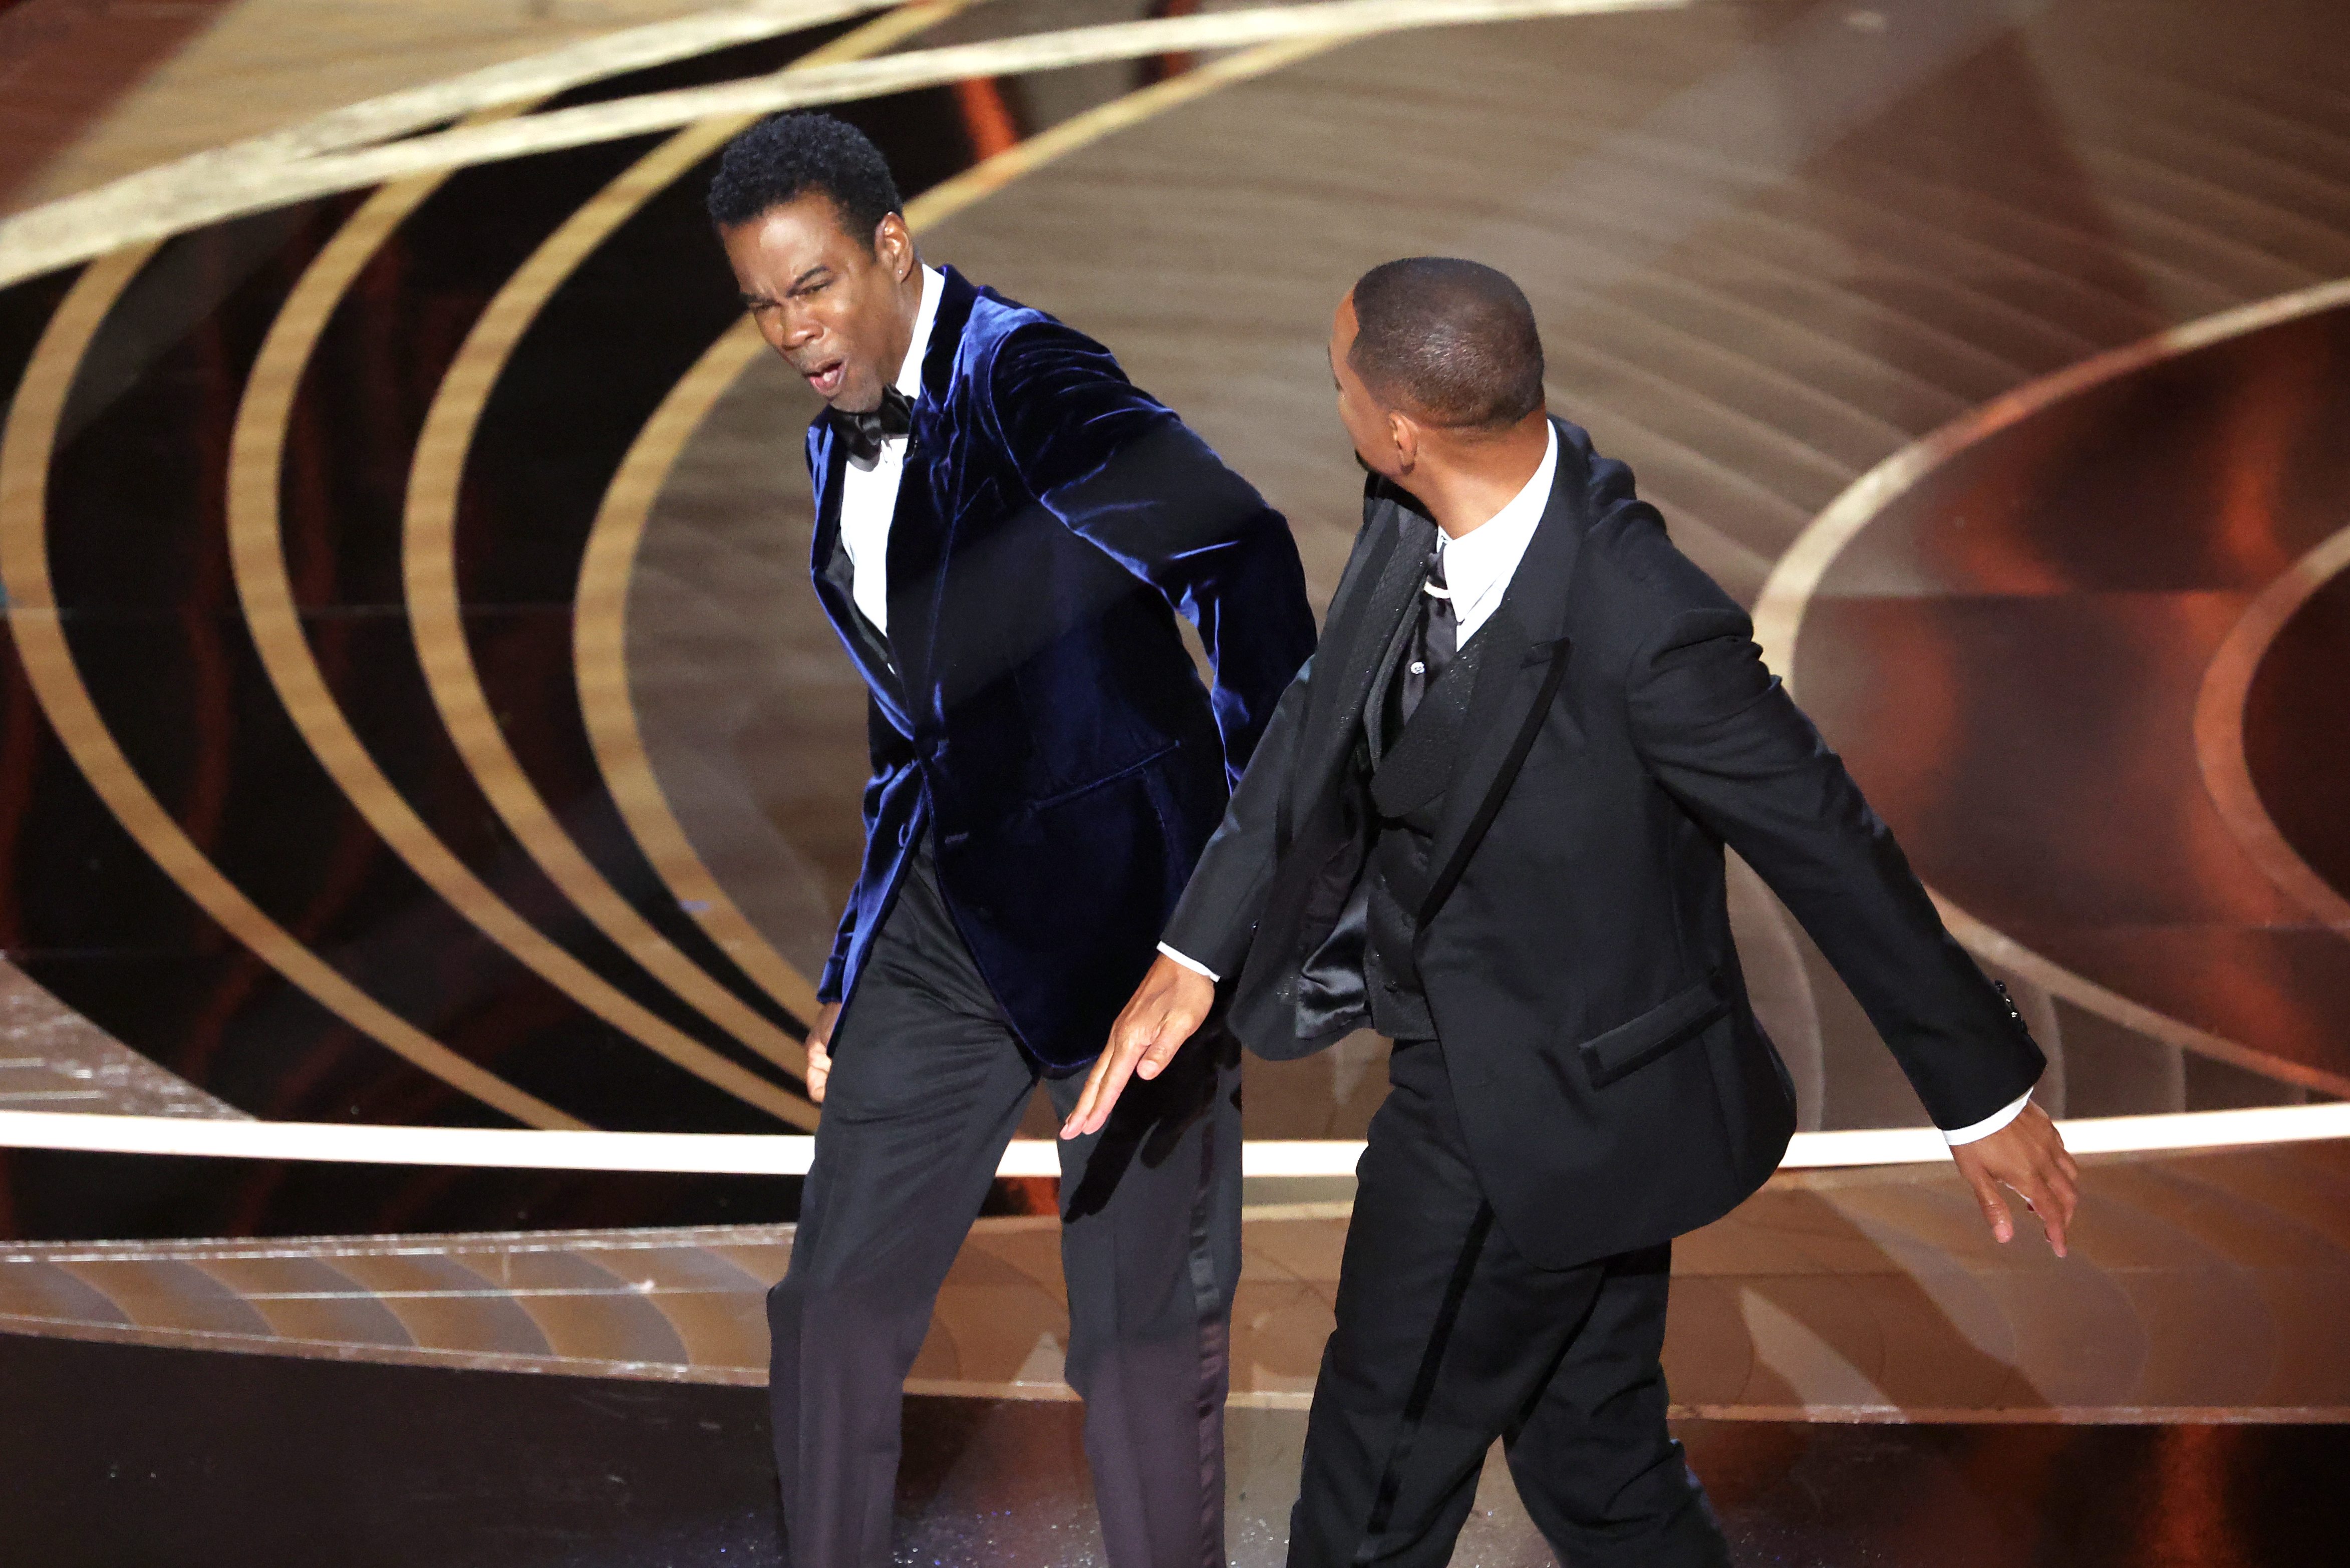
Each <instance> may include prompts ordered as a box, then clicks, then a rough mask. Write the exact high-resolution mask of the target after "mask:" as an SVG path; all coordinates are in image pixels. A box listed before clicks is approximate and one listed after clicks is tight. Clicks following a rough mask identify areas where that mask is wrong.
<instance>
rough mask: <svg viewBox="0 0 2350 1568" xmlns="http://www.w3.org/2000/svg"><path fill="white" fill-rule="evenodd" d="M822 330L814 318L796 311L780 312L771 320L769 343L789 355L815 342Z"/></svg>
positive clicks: (768, 335)
mask: <svg viewBox="0 0 2350 1568" xmlns="http://www.w3.org/2000/svg"><path fill="white" fill-rule="evenodd" d="M822 330H823V329H822V328H821V327H818V326H817V325H816V320H815V318H814V317H809V316H806V315H803V314H801V313H800V312H798V311H796V310H779V311H777V312H775V315H774V316H773V317H771V318H770V319H769V325H768V328H767V341H768V342H770V343H772V344H774V345H775V347H776V348H778V349H780V350H782V351H783V352H785V353H786V354H788V353H790V352H791V351H792V350H793V349H795V348H806V346H807V345H808V344H810V343H813V342H815V341H816V337H817V335H818V334H819V333H820V332H821V331H822Z"/></svg>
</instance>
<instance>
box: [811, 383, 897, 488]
mask: <svg viewBox="0 0 2350 1568" xmlns="http://www.w3.org/2000/svg"><path fill="white" fill-rule="evenodd" d="M825 417H826V418H827V419H828V420H830V421H832V430H833V433H834V434H835V435H837V436H838V437H839V438H840V439H841V440H842V441H847V443H848V455H849V457H850V459H851V460H852V461H854V462H859V463H862V464H864V465H865V466H867V467H868V468H869V467H871V466H872V465H873V464H874V462H877V461H879V458H880V456H881V443H882V442H883V441H886V440H888V439H889V437H891V436H901V435H904V434H905V433H906V432H907V431H910V430H912V429H913V428H914V404H913V400H911V399H910V398H909V397H907V396H906V394H905V393H903V392H901V391H899V389H897V388H895V387H884V388H882V389H881V406H880V407H879V408H878V409H868V410H866V411H865V412H863V413H861V414H854V413H850V412H849V411H848V410H847V409H832V410H827V412H826V415H825Z"/></svg>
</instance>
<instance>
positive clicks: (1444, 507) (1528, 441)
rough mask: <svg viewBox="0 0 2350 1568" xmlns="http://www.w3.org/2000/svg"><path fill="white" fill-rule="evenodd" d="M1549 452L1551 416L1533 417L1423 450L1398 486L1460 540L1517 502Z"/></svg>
mask: <svg viewBox="0 0 2350 1568" xmlns="http://www.w3.org/2000/svg"><path fill="white" fill-rule="evenodd" d="M1549 451H1550V417H1549V415H1548V414H1546V413H1535V414H1531V415H1529V416H1527V417H1526V418H1525V419H1524V420H1523V421H1520V422H1519V423H1518V424H1516V425H1515V426H1513V427H1512V428H1511V429H1510V430H1509V431H1506V432H1504V433H1503V434H1502V435H1498V436H1492V437H1487V438H1485V439H1483V440H1480V441H1457V442H1455V441H1448V442H1446V443H1445V444H1444V445H1443V446H1442V447H1436V446H1433V445H1430V446H1424V447H1422V448H1421V449H1420V453H1421V455H1420V462H1419V464H1418V466H1416V467H1415V468H1414V469H1413V471H1412V472H1410V473H1409V474H1408V475H1406V476H1405V477H1404V479H1403V480H1402V481H1401V482H1400V483H1402V485H1403V487H1404V488H1405V489H1406V490H1409V491H1410V492H1411V493H1412V494H1414V495H1416V496H1418V497H1419V501H1420V504H1422V505H1424V506H1426V507H1427V508H1428V511H1429V514H1430V516H1432V517H1434V518H1435V519H1436V525H1437V526H1438V527H1440V528H1441V529H1443V530H1444V533H1445V536H1446V537H1448V538H1452V539H1458V538H1460V537H1461V535H1464V534H1469V533H1473V532H1475V531H1476V530H1477V529H1479V528H1482V527H1483V526H1484V525H1485V524H1487V523H1489V522H1491V521H1492V519H1493V517H1494V515H1495V514H1498V513H1499V512H1500V511H1501V510H1502V508H1503V507H1504V506H1507V505H1508V504H1510V503H1511V502H1513V501H1514V500H1516V499H1517V496H1518V492H1520V491H1522V490H1523V489H1524V488H1525V487H1526V485H1527V484H1528V483H1530V482H1531V481H1532V480H1533V479H1534V475H1535V473H1536V472H1539V471H1540V470H1541V468H1542V463H1543V457H1544V454H1545V453H1547V452H1549Z"/></svg>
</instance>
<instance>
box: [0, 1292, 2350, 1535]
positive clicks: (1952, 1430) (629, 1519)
mask: <svg viewBox="0 0 2350 1568" xmlns="http://www.w3.org/2000/svg"><path fill="white" fill-rule="evenodd" d="M0 1386H5V1387H6V1388H7V1390H8V1391H9V1401H10V1407H11V1408H10V1419H9V1420H8V1421H6V1422H5V1423H0V1475H5V1476H6V1478H7V1480H8V1488H9V1499H10V1501H9V1506H8V1508H7V1509H5V1511H0V1560H5V1561H6V1562H9V1563H40V1564H42V1565H43V1568H164V1565H165V1564H170V1565H172V1568H317V1564H319V1563H337V1564H338V1565H347V1568H687V1565H689V1564H691V1565H693V1568H712V1565H719V1564H727V1563H743V1564H746V1565H757V1568H773V1565H775V1564H778V1563H780V1562H781V1557H780V1553H779V1550H778V1544H777V1541H776V1534H775V1522H774V1484H775V1483H774V1474H773V1469H772V1465H771V1462H770V1460H769V1459H768V1458H767V1454H766V1443H767V1424H766V1413H765V1400H764V1394H763V1393H762V1392H761V1391H760V1390H757V1389H750V1388H723V1387H707V1386H691V1385H659V1384H644V1383H612V1382H605V1381H598V1380H589V1379H581V1378H568V1377H549V1378H536V1377H527V1376H515V1375H512V1374H500V1373H488V1372H453V1371H445V1370H438V1369H430V1370H428V1369H419V1368H412V1367H390V1366H343V1365H337V1364H334V1363H329V1362H315V1361H288V1360H280V1359H276V1358H272V1357H246V1356H231V1355H213V1354H208V1353H205V1352H200V1351H172V1350H158V1349H152V1348H148V1347H141V1346H124V1345H78V1344H71V1343H65V1342H57V1341H47V1340H28V1339H20V1338H16V1337H15V1336H10V1335H5V1334H0ZM1304 1422H1305V1418H1304V1417H1303V1416H1302V1415H1300V1414H1298V1413H1295V1412H1289V1411H1250V1410H1240V1411H1235V1412H1233V1413H1232V1430H1231V1433H1230V1437H1229V1440H1228V1444H1227V1454H1228V1462H1229V1464H1230V1481H1229V1487H1228V1493H1227V1510H1228V1532H1229V1540H1230V1546H1231V1553H1232V1563H1233V1564H1234V1568H1272V1565H1273V1564H1275V1563H1279V1562H1280V1560H1281V1543H1282V1542H1283V1541H1284V1539H1285V1536H1286V1530H1287V1512H1288V1508H1289V1504H1290V1501H1292V1499H1293V1498H1294V1497H1295V1488H1296V1474H1297V1457H1298V1449H1299V1445H1300V1442H1301V1440H1302V1438H1303V1435H1304ZM1678 1430H1679V1433H1680V1435H1681V1438H1682V1439H1683V1441H1684V1442H1686V1443H1687V1444H1688V1447H1689V1452H1690V1462H1691V1464H1692V1465H1693V1466H1694V1468H1695V1469H1697V1471H1698V1473H1699V1475H1700V1478H1701V1479H1703V1480H1705V1482H1706V1483H1707V1485H1708V1487H1709V1489H1710V1490H1711V1492H1712V1495H1713V1499H1714V1502H1715V1505H1716V1507H1717V1509H1718V1510H1719V1511H1720V1512H1721V1517H1722V1521H1723V1524H1724V1526H1725V1528H1726V1530H1727V1531H1728V1533H1729V1534H1730V1537H1731V1542H1732V1544H1733V1548H1734V1551H1735V1552H1736V1558H1737V1561H1738V1562H1739V1563H1743V1564H1755V1565H1760V1564H1764V1563H1770V1564H1783V1565H1788V1568H1860V1565H1862V1564H1876V1563H1887V1564H1899V1565H1901V1568H1981V1565H1983V1564H1989V1563H1997V1564H2000V1565H2002V1568H2010V1565H2022V1564H2030V1565H2033V1568H2043V1565H2044V1568H2125V1565H2126V1568H2270V1565H2275V1568H2285V1565H2288V1564H2291V1565H2294V1568H2299V1565H2303V1564H2314V1563H2324V1562H2329V1561H2334V1560H2338V1559H2339V1557H2340V1556H2341V1555H2342V1554H2343V1553H2344V1552H2345V1551H2350V1518H2345V1514H2344V1512H2343V1511H2342V1510H2341V1508H2340V1506H2339V1497H2338V1484H2339V1478H2340V1475H2341V1473H2342V1470H2343V1467H2344V1466H2345V1463H2346V1462H2350V1428H2344V1427H2338V1426H2321V1427H2308V1426H2290V1425H2256V1426H2245V1425H2234V1426H2210V1425H2197V1426H2177V1425H2170V1426H2165V1425H2136V1426H2124V1427H2110V1426H2106V1427H2100V1426H2078V1425H2075V1426H2028V1425H2026V1426H1955V1427H1954V1426H1832V1425H1814V1424H1783V1423H1770V1422H1708V1421H1693V1422H1685V1423H1682V1424H1680V1425H1679V1428H1678ZM898 1520H899V1522H898V1542H899V1543H898V1550H897V1552H896V1554H895V1555H896V1561H897V1562H898V1563H901V1564H906V1565H909V1568H913V1565H917V1564H919V1565H922V1568H932V1565H935V1568H1094V1565H1096V1564H1098V1563H1100V1560H1101V1559H1100V1551H1099V1543H1098V1540H1097V1532H1096V1529H1095V1526H1094V1524H1093V1521H1092V1511H1091V1508H1090V1495H1089V1489H1088V1486H1087V1480H1086V1478H1085V1470H1084V1464H1083V1455H1082V1451H1081V1449H1080V1446H1079V1440H1078V1428H1077V1412H1076V1408H1075V1407H1072V1406H1066V1405H1039V1404H1033V1403H1024V1402H1016V1401H1015V1402H1008V1403H1007V1402H993V1401H987V1400H972V1399H941V1398H920V1397H918V1398H914V1399H910V1400H909V1401H908V1407H907V1449H906V1464H905V1468H904V1470H903V1472H902V1474H901V1477H900V1481H899V1497H898ZM1553 1561H1554V1560H1553V1558H1552V1557H1551V1555H1550V1553H1549V1552H1548V1550H1547V1549H1546V1548H1545V1547H1544V1545H1543V1543H1542V1542H1541V1540H1540V1538H1539V1537H1538V1536H1537V1535H1536V1533H1535V1532H1534V1530H1533V1529H1532V1527H1531V1524H1530V1523H1529V1521H1528V1520H1527V1519H1526V1516H1525V1514H1524V1511H1523V1508H1522V1507H1521V1506H1520V1504H1519V1503H1518V1501H1517V1498H1516V1495H1515V1493H1514V1491H1513V1489H1512V1488H1511V1486H1510V1484H1509V1478H1508V1474H1507V1472H1506V1471H1505V1470H1504V1469H1503V1468H1502V1467H1501V1466H1500V1465H1499V1464H1498V1463H1490V1464H1489V1465H1488V1467H1487V1469H1486V1472H1485V1476H1484V1478H1483V1480H1482V1483H1481V1486H1480V1490H1479V1499H1478V1508H1477V1511H1476V1512H1475V1514H1474V1515H1473V1516H1472V1517H1471V1521H1470V1524H1469V1527H1468V1529H1467V1531H1466V1532H1464V1534H1463V1537H1462V1540H1461V1549H1460V1552H1459V1553H1458V1554H1457V1555H1456V1556H1455V1558H1454V1562H1455V1563H1457V1564H1461V1565H1462V1568H1470V1565H1474V1568H1545V1565H1547V1564H1550V1563H1552V1562H1553Z"/></svg>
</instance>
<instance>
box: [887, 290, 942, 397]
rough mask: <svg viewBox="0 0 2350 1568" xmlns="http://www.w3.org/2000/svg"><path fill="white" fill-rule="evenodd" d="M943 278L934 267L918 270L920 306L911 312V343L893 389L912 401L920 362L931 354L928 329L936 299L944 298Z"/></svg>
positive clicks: (917, 394)
mask: <svg viewBox="0 0 2350 1568" xmlns="http://www.w3.org/2000/svg"><path fill="white" fill-rule="evenodd" d="M946 287H947V280H946V275H945V274H943V273H941V272H940V271H939V269H938V268H936V267H934V266H926V267H924V268H923V269H922V305H921V308H920V310H918V311H916V312H915V313H914V337H913V341H911V342H910V343H908V344H907V345H906V358H905V362H904V363H902V364H900V365H899V367H898V379H897V383H896V385H897V388H898V389H899V391H901V392H903V393H905V394H906V396H907V397H908V398H909V399H910V400H913V401H916V402H920V400H921V397H922V360H923V359H924V358H926V357H927V356H928V355H929V353H930V351H931V326H932V324H934V323H935V322H936V321H937V320H938V318H939V300H940V299H941V297H942V296H944V295H945V293H946Z"/></svg>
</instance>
